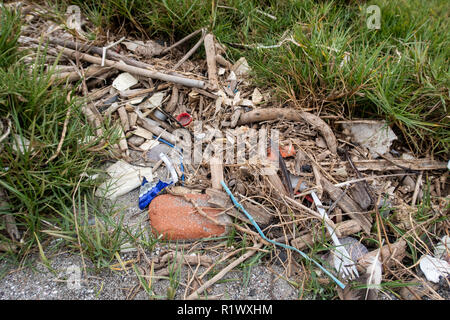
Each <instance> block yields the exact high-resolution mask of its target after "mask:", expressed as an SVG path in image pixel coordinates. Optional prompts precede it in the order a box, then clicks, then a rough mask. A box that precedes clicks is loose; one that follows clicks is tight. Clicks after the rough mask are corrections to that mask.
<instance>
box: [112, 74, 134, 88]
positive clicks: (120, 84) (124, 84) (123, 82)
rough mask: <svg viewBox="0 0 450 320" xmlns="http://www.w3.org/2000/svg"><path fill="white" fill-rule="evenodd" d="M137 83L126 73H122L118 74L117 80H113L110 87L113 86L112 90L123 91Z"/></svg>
mask: <svg viewBox="0 0 450 320" xmlns="http://www.w3.org/2000/svg"><path fill="white" fill-rule="evenodd" d="M137 83H138V80H137V79H136V78H135V77H133V76H132V75H131V74H129V73H128V72H124V73H121V74H119V75H118V76H117V78H116V79H114V81H113V83H112V86H113V88H115V89H117V90H119V91H124V90H127V89H129V88H131V87H132V86H134V85H135V84H137Z"/></svg>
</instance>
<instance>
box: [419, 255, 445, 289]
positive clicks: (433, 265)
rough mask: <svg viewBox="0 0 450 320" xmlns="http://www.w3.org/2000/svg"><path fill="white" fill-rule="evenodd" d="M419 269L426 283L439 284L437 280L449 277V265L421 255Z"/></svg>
mask: <svg viewBox="0 0 450 320" xmlns="http://www.w3.org/2000/svg"><path fill="white" fill-rule="evenodd" d="M419 265H420V269H421V270H422V272H423V273H424V274H425V277H426V278H427V280H428V281H431V282H434V283H439V278H440V277H441V276H442V277H447V276H448V275H450V264H449V263H448V262H447V261H444V260H441V259H438V258H434V257H432V256H430V255H428V254H425V255H423V256H422V257H421V258H420V261H419Z"/></svg>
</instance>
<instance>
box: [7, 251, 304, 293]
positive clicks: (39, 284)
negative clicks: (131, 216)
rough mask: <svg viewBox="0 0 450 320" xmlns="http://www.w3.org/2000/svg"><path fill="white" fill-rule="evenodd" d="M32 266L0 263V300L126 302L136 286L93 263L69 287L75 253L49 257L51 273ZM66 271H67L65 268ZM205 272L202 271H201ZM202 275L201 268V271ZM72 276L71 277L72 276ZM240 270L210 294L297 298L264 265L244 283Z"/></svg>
mask: <svg viewBox="0 0 450 320" xmlns="http://www.w3.org/2000/svg"><path fill="white" fill-rule="evenodd" d="M132 257H133V254H130V253H129V254H122V255H121V258H122V259H124V260H125V259H131V258H132ZM34 259H35V261H34V262H33V264H32V267H27V268H24V269H21V270H15V268H14V267H12V266H7V264H6V262H4V261H3V262H0V268H2V269H3V268H5V267H10V271H9V274H7V275H6V276H5V277H4V278H3V279H1V280H0V299H2V300H30V299H32V300H53V299H64V300H95V299H101V300H117V299H127V297H128V296H129V295H130V293H131V291H130V290H132V289H133V288H134V287H135V286H136V285H138V279H137V276H136V274H135V273H134V272H133V271H132V270H129V271H128V273H126V272H123V271H120V272H115V271H111V270H103V271H101V272H98V273H97V272H95V271H92V270H94V268H93V265H92V263H90V262H89V261H87V263H86V264H87V268H88V275H87V276H84V275H82V276H81V281H80V286H79V288H77V287H76V286H73V285H72V286H71V283H68V282H67V280H68V278H69V277H71V273H68V271H70V268H71V267H73V266H75V267H78V268H80V270H81V269H82V267H81V266H82V262H81V257H80V256H79V255H77V254H69V253H61V254H58V255H56V256H54V257H53V258H51V267H52V269H54V272H52V271H50V270H49V269H48V268H47V267H46V266H44V265H43V264H42V263H41V262H40V260H39V258H38V257H37V256H36V257H34ZM68 268H69V269H68ZM272 268H273V269H274V270H275V272H280V273H281V272H282V270H281V268H280V267H278V266H272ZM203 270H204V269H203ZM186 271H187V268H186V267H183V269H182V272H181V277H180V279H181V282H185V281H186V280H185V277H186ZM199 271H200V272H201V271H202V269H201V268H200V269H199ZM72 275H73V274H72ZM243 278H244V277H243V273H242V271H238V270H237V271H231V272H230V273H228V274H227V275H226V276H225V277H224V278H223V279H224V280H225V279H226V280H229V281H226V282H222V283H217V284H215V285H214V286H213V287H212V290H211V291H210V293H209V294H210V295H221V299H223V300H236V299H242V300H245V299H255V300H274V299H283V300H292V299H296V298H297V295H298V293H297V290H296V289H295V288H293V287H292V286H291V285H290V284H289V283H287V282H286V281H285V280H283V279H280V278H277V276H276V275H275V274H274V273H272V272H271V271H269V270H268V268H266V267H264V266H261V265H259V266H256V267H253V268H252V271H251V273H250V276H249V280H248V282H247V283H244V281H243ZM168 286H169V281H168V280H158V281H157V282H156V283H155V285H154V287H153V290H154V294H155V295H156V296H159V298H161V299H165V298H166V292H167V287H168ZM183 295H184V286H182V285H180V286H179V287H178V290H177V293H176V296H175V299H182V298H183ZM133 299H137V300H142V299H149V296H148V295H147V293H146V292H145V291H144V290H143V289H141V290H140V291H139V292H138V293H137V294H136V295H134V296H133Z"/></svg>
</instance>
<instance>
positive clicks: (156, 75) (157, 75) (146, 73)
mask: <svg viewBox="0 0 450 320" xmlns="http://www.w3.org/2000/svg"><path fill="white" fill-rule="evenodd" d="M59 48H60V49H61V51H62V53H63V54H65V55H67V56H69V57H71V58H76V57H78V58H79V59H80V60H84V61H87V62H90V63H95V64H98V65H100V64H101V63H102V58H97V57H94V56H91V55H89V54H86V53H81V52H77V51H75V50H72V49H68V48H63V47H59ZM105 66H107V67H113V68H116V69H118V70H121V71H124V72H129V73H132V74H135V75H139V76H143V77H148V78H152V79H158V80H162V81H167V82H173V83H178V84H181V85H184V86H186V87H198V88H203V87H204V86H205V82H204V81H201V80H195V79H189V78H183V77H179V76H173V75H170V74H165V73H162V72H158V71H150V70H147V69H142V68H138V67H134V66H130V65H127V64H124V63H119V62H115V61H112V60H107V59H106V60H105Z"/></svg>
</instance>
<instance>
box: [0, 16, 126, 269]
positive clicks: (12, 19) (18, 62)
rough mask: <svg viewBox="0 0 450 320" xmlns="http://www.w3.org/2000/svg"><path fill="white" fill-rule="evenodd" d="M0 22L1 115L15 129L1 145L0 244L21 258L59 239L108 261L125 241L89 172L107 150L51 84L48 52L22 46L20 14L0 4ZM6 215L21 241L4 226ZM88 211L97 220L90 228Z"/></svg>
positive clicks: (68, 96) (66, 93) (77, 105)
mask: <svg viewBox="0 0 450 320" xmlns="http://www.w3.org/2000/svg"><path fill="white" fill-rule="evenodd" d="M0 25H1V26H2V27H1V28H0V120H1V121H2V122H3V124H4V126H6V125H7V123H8V122H9V123H10V125H8V126H9V127H10V135H9V136H8V138H6V139H5V140H4V141H2V143H1V145H0V150H1V152H0V188H1V189H2V190H3V191H4V192H5V193H6V195H7V198H6V201H5V202H3V204H2V205H0V243H1V244H2V247H3V248H10V249H11V250H10V251H9V252H6V253H3V255H4V256H5V257H9V258H12V260H14V259H21V258H23V257H25V256H26V254H27V253H29V252H30V251H32V250H34V249H36V248H37V246H36V244H39V245H41V244H46V243H48V242H49V241H50V240H52V239H62V241H61V242H60V243H61V244H68V245H69V246H72V247H76V248H78V249H80V248H81V250H82V251H83V252H84V254H85V255H86V256H88V257H90V258H92V261H94V262H96V263H97V266H102V265H107V262H108V259H112V255H113V254H114V252H115V251H117V250H118V249H119V248H120V244H121V243H122V242H123V241H125V240H124V239H123V236H121V235H120V234H122V229H121V228H120V223H119V222H117V221H114V220H113V219H112V218H111V217H110V214H111V212H110V211H107V210H106V209H104V210H103V211H102V210H100V208H102V207H103V204H102V203H101V202H99V200H96V199H95V197H93V193H94V191H95V187H96V186H98V184H99V181H98V180H94V179H90V178H89V177H90V176H92V175H94V174H95V173H99V170H98V169H96V167H97V168H98V165H99V161H100V160H101V157H103V158H104V156H102V155H100V154H99V153H98V152H97V153H94V152H91V151H89V148H90V147H92V146H94V145H96V144H98V143H99V139H100V138H101V137H99V138H96V139H92V137H93V136H95V133H94V132H93V129H92V128H91V127H90V126H89V125H88V124H87V122H86V119H85V117H84V115H83V114H82V112H81V106H82V103H81V100H79V99H76V98H75V94H74V92H72V91H70V90H69V89H67V88H64V87H62V86H54V85H52V84H51V80H50V78H51V75H52V72H51V67H52V66H48V65H47V63H46V58H45V57H46V53H45V52H37V53H36V52H31V51H18V44H17V39H18V36H19V34H20V33H19V30H20V26H21V19H20V16H19V14H18V13H17V12H14V11H11V10H6V9H1V21H0ZM29 61H31V63H29ZM67 117H69V119H68V120H69V121H66V119H67ZM65 122H66V124H67V128H66V133H65V136H64V139H63V142H62V145H61V148H60V151H58V145H59V143H60V141H61V139H62V136H63V128H64V124H65ZM5 131H6V130H5ZM106 132H107V133H106V134H109V133H110V132H109V131H108V130H106ZM55 155H56V156H55ZM52 158H53V159H52ZM8 215H10V216H13V217H14V220H15V221H16V223H17V227H18V229H19V232H20V239H14V240H13V239H11V238H10V237H9V236H8V234H7V232H6V224H5V219H4V218H5V217H6V216H8ZM88 216H89V217H92V218H94V219H95V221H96V223H94V224H93V225H92V226H91V225H89V224H88V223H87V218H88ZM0 253H1V252H0Z"/></svg>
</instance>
